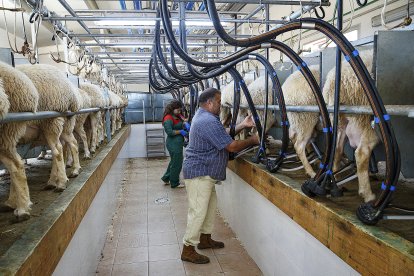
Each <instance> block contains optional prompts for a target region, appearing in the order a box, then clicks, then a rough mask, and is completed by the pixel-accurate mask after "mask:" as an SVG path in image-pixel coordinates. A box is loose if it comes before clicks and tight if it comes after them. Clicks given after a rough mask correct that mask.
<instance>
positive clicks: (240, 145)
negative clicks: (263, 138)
mask: <svg viewBox="0 0 414 276" xmlns="http://www.w3.org/2000/svg"><path fill="white" fill-rule="evenodd" d="M258 144H260V141H259V137H258V136H257V135H254V136H251V137H249V138H247V139H245V140H233V142H231V143H230V144H229V145H227V146H226V150H227V151H228V152H239V151H241V150H244V149H245V148H248V147H250V146H254V145H258Z"/></svg>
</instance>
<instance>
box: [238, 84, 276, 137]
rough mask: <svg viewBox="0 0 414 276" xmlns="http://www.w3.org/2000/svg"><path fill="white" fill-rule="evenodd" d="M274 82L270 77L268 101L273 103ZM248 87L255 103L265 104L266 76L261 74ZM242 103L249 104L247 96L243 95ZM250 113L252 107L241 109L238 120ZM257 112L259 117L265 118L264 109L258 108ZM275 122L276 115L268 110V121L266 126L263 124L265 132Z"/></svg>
mask: <svg viewBox="0 0 414 276" xmlns="http://www.w3.org/2000/svg"><path fill="white" fill-rule="evenodd" d="M272 87H273V83H272V81H271V80H270V79H269V82H268V91H269V94H268V95H269V98H268V103H269V104H272V100H273V91H272ZM247 89H248V90H249V92H250V96H251V98H252V101H253V103H254V105H255V106H256V105H265V100H266V98H265V95H266V90H265V89H266V87H265V76H261V77H259V78H257V79H256V80H255V81H253V82H252V83H250V84H249V85H248V87H247ZM241 104H242V105H248V103H247V100H246V98H245V97H242V99H241ZM249 114H251V112H250V109H241V110H240V112H239V117H240V118H239V119H238V121H242V120H243V119H244V118H246V117H247V116H248V115H249ZM257 114H258V115H259V118H264V111H263V110H257ZM262 123H263V121H262ZM274 124H275V117H274V115H273V113H272V112H271V111H268V112H267V121H266V126H262V127H264V128H265V133H267V132H268V131H269V130H270V128H271V127H272V126H273V125H274Z"/></svg>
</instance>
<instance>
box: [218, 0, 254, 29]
mask: <svg viewBox="0 0 414 276" xmlns="http://www.w3.org/2000/svg"><path fill="white" fill-rule="evenodd" d="M261 9H262V7H261V5H259V6H257V7H256V8H255V9H254V10H253V11H252V12H251V13H249V14H248V15H246V16H245V17H244V18H242V19H246V20H247V19H249V18H252V17H253V16H254V15H255V14H256V13H258V12H259V11H260V10H261ZM220 13H222V12H220ZM240 26H241V24H240V23H237V24H236V26H235V27H232V28H231V29H230V30H229V31H228V32H229V33H231V32H232V31H234V29H237V28H238V27H240Z"/></svg>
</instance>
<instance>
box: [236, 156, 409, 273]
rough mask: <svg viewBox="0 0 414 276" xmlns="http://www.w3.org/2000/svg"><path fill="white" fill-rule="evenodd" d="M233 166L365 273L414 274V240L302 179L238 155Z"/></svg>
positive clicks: (311, 231)
mask: <svg viewBox="0 0 414 276" xmlns="http://www.w3.org/2000/svg"><path fill="white" fill-rule="evenodd" d="M228 167H229V169H230V170H232V171H233V172H234V173H236V174H237V175H239V176H240V177H241V178H242V179H243V180H244V181H245V182H247V183H248V184H249V185H250V186H252V187H253V188H254V189H256V191H258V192H259V193H260V194H262V195H263V196H264V197H266V198H267V199H268V200H269V201H270V202H272V203H273V204H274V205H275V206H276V207H278V208H279V209H280V210H282V211H283V212H284V213H286V214H287V215H288V216H289V217H290V218H292V219H293V220H294V221H295V222H297V223H298V224H299V225H300V226H302V227H303V228H304V229H305V230H306V231H308V232H309V233H310V234H311V235H313V236H314V237H315V238H316V239H318V240H319V241H320V242H321V243H323V244H324V245H325V246H326V247H328V248H329V249H330V250H331V251H332V252H333V253H335V254H336V255H337V256H338V257H339V258H341V259H342V260H344V261H345V262H346V263H347V264H349V265H350V266H351V267H352V268H354V269H355V270H356V271H358V272H359V273H361V274H362V275H414V244H413V243H412V242H410V241H408V240H405V239H403V238H402V237H400V236H398V235H397V234H395V233H392V232H390V231H386V230H383V229H380V228H379V227H375V226H366V225H364V224H362V223H361V222H360V221H359V220H358V219H357V218H356V216H355V214H353V213H351V212H348V211H344V210H342V209H339V208H338V209H334V208H332V207H328V206H327V205H326V204H324V203H323V202H318V201H317V200H314V199H311V198H309V197H307V196H306V195H304V194H303V193H302V192H301V190H300V186H301V183H298V182H297V181H294V180H292V179H291V178H289V177H287V176H285V175H281V174H271V173H269V172H267V171H266V170H265V169H262V168H261V167H260V166H259V165H257V164H254V163H251V162H249V161H246V160H244V159H241V158H239V159H237V160H234V161H232V162H229V165H228Z"/></svg>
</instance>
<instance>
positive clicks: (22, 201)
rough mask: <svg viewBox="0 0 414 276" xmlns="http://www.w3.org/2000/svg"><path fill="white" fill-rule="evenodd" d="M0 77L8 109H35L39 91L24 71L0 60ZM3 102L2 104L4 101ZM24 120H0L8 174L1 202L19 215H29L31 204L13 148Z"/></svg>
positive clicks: (1, 153)
mask: <svg viewBox="0 0 414 276" xmlns="http://www.w3.org/2000/svg"><path fill="white" fill-rule="evenodd" d="M0 77H1V79H2V80H3V86H2V88H3V90H2V92H4V94H6V95H7V96H8V97H7V98H8V102H9V112H36V111H38V102H39V94H38V93H37V91H36V88H35V86H34V85H33V83H32V82H31V81H30V79H29V78H28V77H27V76H26V75H25V74H23V73H22V72H20V71H18V70H16V69H15V68H13V67H12V66H10V65H7V64H5V63H2V62H0ZM4 94H3V93H2V99H4V98H5V97H4ZM7 98H6V99H7ZM3 106H6V104H4V102H3ZM3 110H4V109H3ZM27 124H28V122H11V123H6V124H0V162H1V163H3V164H4V166H5V167H6V168H7V170H8V171H9V173H10V178H11V185H10V193H9V198H8V199H7V201H6V202H5V205H6V206H8V207H10V208H12V209H14V214H15V215H16V217H17V218H19V219H27V218H28V217H29V211H30V207H31V205H32V203H31V202H30V195H29V188H28V185H27V179H26V173H25V169H24V163H23V161H22V158H21V157H20V155H19V154H18V153H17V149H16V146H17V143H18V141H19V140H20V138H21V137H23V135H24V134H25V130H26V125H27Z"/></svg>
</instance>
